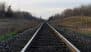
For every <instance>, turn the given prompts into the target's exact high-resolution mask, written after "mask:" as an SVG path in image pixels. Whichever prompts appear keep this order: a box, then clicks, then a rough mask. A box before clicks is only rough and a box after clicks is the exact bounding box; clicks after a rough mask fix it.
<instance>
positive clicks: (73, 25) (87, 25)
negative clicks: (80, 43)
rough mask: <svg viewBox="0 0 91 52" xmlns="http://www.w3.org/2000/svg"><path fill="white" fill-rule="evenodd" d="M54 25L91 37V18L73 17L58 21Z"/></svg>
mask: <svg viewBox="0 0 91 52" xmlns="http://www.w3.org/2000/svg"><path fill="white" fill-rule="evenodd" d="M54 23H55V24H57V25H58V26H61V25H62V26H65V27H66V28H68V29H71V30H72V31H76V32H79V33H83V34H89V35H91V17H88V16H73V17H68V18H65V19H63V20H62V21H60V20H59V19H58V20H57V19H56V20H55V21H54Z"/></svg>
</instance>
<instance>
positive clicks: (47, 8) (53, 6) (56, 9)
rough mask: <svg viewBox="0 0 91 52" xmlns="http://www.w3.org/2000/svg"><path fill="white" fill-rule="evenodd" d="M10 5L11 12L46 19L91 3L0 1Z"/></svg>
mask: <svg viewBox="0 0 91 52" xmlns="http://www.w3.org/2000/svg"><path fill="white" fill-rule="evenodd" d="M0 2H4V3H5V4H7V5H11V6H12V9H13V10H19V11H28V12H30V13H31V14H32V15H33V16H37V17H39V18H40V16H41V17H42V18H43V19H48V18H49V17H50V16H52V15H55V14H61V13H62V11H63V10H65V9H67V8H74V7H79V6H81V5H87V4H90V3H91V0H86V1H84V0H69V1H67V0H0Z"/></svg>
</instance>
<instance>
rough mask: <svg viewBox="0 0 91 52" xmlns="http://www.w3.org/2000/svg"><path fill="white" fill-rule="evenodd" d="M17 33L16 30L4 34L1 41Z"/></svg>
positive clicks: (0, 38) (0, 37)
mask: <svg viewBox="0 0 91 52" xmlns="http://www.w3.org/2000/svg"><path fill="white" fill-rule="evenodd" d="M16 34H17V33H16V32H11V33H7V34H5V35H2V36H0V41H3V40H7V39H8V38H10V37H14V36H15V35H16Z"/></svg>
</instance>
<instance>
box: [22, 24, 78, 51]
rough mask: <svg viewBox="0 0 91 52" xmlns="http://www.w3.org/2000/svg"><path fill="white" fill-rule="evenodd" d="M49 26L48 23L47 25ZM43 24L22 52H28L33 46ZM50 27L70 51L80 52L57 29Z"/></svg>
mask: <svg viewBox="0 0 91 52" xmlns="http://www.w3.org/2000/svg"><path fill="white" fill-rule="evenodd" d="M47 24H48V23H47ZM42 26H43V24H41V25H40V27H39V28H38V29H37V31H36V32H35V33H34V35H33V36H32V38H31V39H30V40H29V41H28V43H27V44H26V45H25V46H24V48H23V49H22V50H21V52H26V50H27V48H28V46H29V45H30V44H31V42H32V41H33V39H34V38H35V37H36V35H37V34H38V32H39V31H40V30H41V28H42ZM48 26H49V27H50V28H51V30H52V31H53V32H54V33H55V35H57V37H59V38H60V39H61V40H62V41H63V42H64V43H65V44H66V45H67V47H68V48H69V50H70V51H71V52H80V50H79V49H77V48H76V47H75V46H74V45H73V44H72V43H70V42H69V41H68V40H67V39H66V38H65V37H64V36H62V35H61V34H60V33H59V32H58V31H57V30H56V29H55V28H53V27H52V26H51V25H49V24H48Z"/></svg>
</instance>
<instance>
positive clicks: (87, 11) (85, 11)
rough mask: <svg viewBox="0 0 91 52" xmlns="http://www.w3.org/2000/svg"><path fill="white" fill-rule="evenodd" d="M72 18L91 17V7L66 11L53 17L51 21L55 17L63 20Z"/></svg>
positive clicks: (86, 6)
mask: <svg viewBox="0 0 91 52" xmlns="http://www.w3.org/2000/svg"><path fill="white" fill-rule="evenodd" d="M71 16H91V5H82V6H80V7H76V8H73V9H66V10H64V11H63V12H62V13H61V14H56V15H54V16H51V17H50V19H53V18H55V17H56V18H61V19H62V18H67V17H71Z"/></svg>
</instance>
